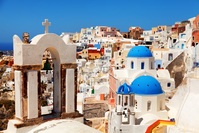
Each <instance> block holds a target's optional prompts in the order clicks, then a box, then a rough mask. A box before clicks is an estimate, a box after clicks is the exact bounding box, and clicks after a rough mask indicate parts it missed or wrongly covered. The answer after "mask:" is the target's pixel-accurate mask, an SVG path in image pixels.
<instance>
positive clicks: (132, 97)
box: [131, 95, 134, 106]
mask: <svg viewBox="0 0 199 133" xmlns="http://www.w3.org/2000/svg"><path fill="white" fill-rule="evenodd" d="M131 106H134V96H133V95H131Z"/></svg>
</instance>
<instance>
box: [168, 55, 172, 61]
mask: <svg viewBox="0 0 199 133" xmlns="http://www.w3.org/2000/svg"><path fill="white" fill-rule="evenodd" d="M172 60H173V54H172V53H169V55H168V61H172Z"/></svg>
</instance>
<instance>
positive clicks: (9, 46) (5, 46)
mask: <svg viewBox="0 0 199 133" xmlns="http://www.w3.org/2000/svg"><path fill="white" fill-rule="evenodd" d="M0 51H13V43H12V42H10V43H2V42H0Z"/></svg>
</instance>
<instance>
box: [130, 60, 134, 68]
mask: <svg viewBox="0 0 199 133" xmlns="http://www.w3.org/2000/svg"><path fill="white" fill-rule="evenodd" d="M131 68H132V69H134V62H133V61H132V62H131Z"/></svg>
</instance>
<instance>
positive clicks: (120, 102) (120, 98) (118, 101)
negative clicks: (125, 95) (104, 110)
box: [118, 96, 121, 105]
mask: <svg viewBox="0 0 199 133" xmlns="http://www.w3.org/2000/svg"><path fill="white" fill-rule="evenodd" d="M120 101H121V96H119V101H118V104H119V105H120V104H121V102H120Z"/></svg>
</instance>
